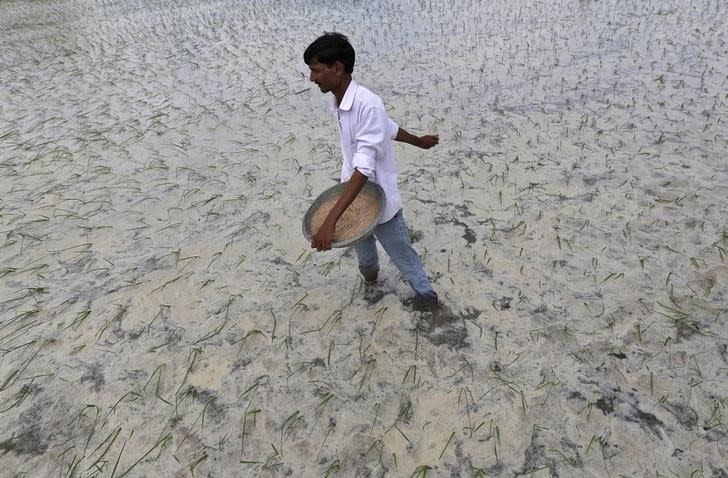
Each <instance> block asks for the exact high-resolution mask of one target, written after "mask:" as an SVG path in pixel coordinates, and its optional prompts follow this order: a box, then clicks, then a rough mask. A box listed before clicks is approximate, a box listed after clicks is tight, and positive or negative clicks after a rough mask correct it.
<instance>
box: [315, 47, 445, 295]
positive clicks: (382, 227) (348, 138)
mask: <svg viewBox="0 0 728 478" xmlns="http://www.w3.org/2000/svg"><path fill="white" fill-rule="evenodd" d="M303 61H304V62H305V63H306V64H307V65H308V67H309V68H310V70H311V75H310V80H311V81H313V82H314V83H316V85H318V87H319V88H320V89H321V91H322V92H324V93H328V92H331V93H333V98H332V101H331V110H332V113H334V115H335V116H336V118H337V121H338V123H339V135H340V141H341V152H342V154H343V156H344V161H343V165H342V169H341V182H342V183H343V182H346V181H348V182H349V183H348V185H347V186H346V188H345V189H344V191H343V193H342V194H341V196H340V197H339V199H338V201H337V202H336V204H335V205H334V207H333V209H332V210H331V212H330V213H329V215H328V216H327V217H326V220H325V221H324V223H323V225H322V226H321V228H320V229H319V230H318V231H312V232H314V234H313V237H312V240H311V247H312V248H315V249H316V250H318V251H326V250H329V249H330V248H331V238H332V236H333V234H334V231H335V229H336V221H338V219H339V217H340V216H341V214H342V213H343V212H344V211H345V210H346V208H347V207H348V206H349V204H351V202H352V201H353V200H354V198H355V197H356V196H357V194H359V191H361V189H362V187H363V186H364V184H365V183H366V182H367V181H372V182H373V183H376V184H378V185H379V186H381V187H382V189H383V190H384V193H385V196H386V206H385V211H384V216H383V218H382V220H381V222H380V224H379V225H378V226H377V227H376V228H375V229H374V235H373V236H369V237H368V238H367V239H365V240H363V241H362V242H360V243H358V244H357V245H356V246H355V250H356V255H357V259H358V261H359V271H360V272H361V274H362V276H364V281H365V282H366V284H368V285H371V284H375V283H376V281H377V276H378V274H379V257H378V256H377V246H376V242H375V239H374V237H375V236H376V238H377V239H378V240H379V242H380V243H381V244H382V247H384V250H385V251H386V252H387V254H388V255H389V257H390V258H391V259H392V261H393V262H394V264H395V265H396V266H397V268H398V269H399V271H400V272H401V273H402V275H403V276H404V278H405V279H406V280H407V282H408V283H409V284H410V286H411V287H412V289H414V291H415V296H414V299H413V305H414V306H415V308H431V307H434V306H436V305H437V303H438V298H437V294H436V293H435V291H434V290H433V289H432V285H431V284H430V281H429V279H428V278H427V274H426V273H425V271H424V269H423V268H422V263H421V262H420V258H419V257H418V255H417V253H416V252H415V250H414V249H413V248H412V244H411V243H410V239H409V233H408V232H407V225H406V224H405V222H404V216H403V215H402V198H401V197H400V194H399V189H398V188H397V164H396V162H395V160H394V151H393V147H392V146H393V145H392V140H393V139H394V140H395V141H401V142H404V143H408V144H411V145H413V146H417V147H419V148H423V149H429V148H431V147H433V146H435V145H436V144H437V143H438V142H439V137H438V136H437V135H425V136H415V135H412V134H410V133H408V132H407V131H405V130H404V129H402V128H400V127H398V126H397V124H396V123H394V121H392V120H391V119H389V116H387V112H386V111H385V109H384V105H383V103H382V100H381V99H379V97H378V96H377V95H375V94H374V93H372V92H371V91H369V90H368V89H366V88H364V87H363V86H361V85H359V84H358V83H357V82H356V81H355V80H353V79H352V76H351V74H352V72H353V71H354V48H353V47H352V46H351V44H350V43H349V40H348V38H347V37H346V36H345V35H342V34H341V33H325V34H324V35H322V36H321V37H319V38H317V39H316V40H315V41H314V42H313V43H311V44H310V45H309V46H308V48H306V51H305V52H304V53H303Z"/></svg>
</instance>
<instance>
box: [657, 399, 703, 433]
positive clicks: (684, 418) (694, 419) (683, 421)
mask: <svg viewBox="0 0 728 478" xmlns="http://www.w3.org/2000/svg"><path fill="white" fill-rule="evenodd" d="M663 407H664V408H665V410H667V411H668V412H670V414H672V416H674V417H675V419H676V420H677V421H678V423H679V424H680V426H681V427H683V428H684V429H685V430H693V429H695V427H697V426H698V414H697V413H696V412H695V410H693V409H692V408H691V407H689V406H686V405H683V404H682V403H669V402H666V403H663Z"/></svg>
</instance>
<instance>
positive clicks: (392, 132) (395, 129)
mask: <svg viewBox="0 0 728 478" xmlns="http://www.w3.org/2000/svg"><path fill="white" fill-rule="evenodd" d="M397 133H399V125H398V124H397V123H395V122H394V121H392V118H389V136H390V137H391V138H392V139H394V138H396V137H397Z"/></svg>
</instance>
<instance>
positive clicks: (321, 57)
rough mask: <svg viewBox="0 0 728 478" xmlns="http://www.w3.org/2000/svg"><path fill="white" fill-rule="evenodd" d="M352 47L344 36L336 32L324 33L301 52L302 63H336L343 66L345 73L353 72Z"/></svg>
mask: <svg viewBox="0 0 728 478" xmlns="http://www.w3.org/2000/svg"><path fill="white" fill-rule="evenodd" d="M354 58H355V54H354V47H352V46H351V43H349V39H348V38H347V37H346V35H343V34H341V33H338V32H330V33H328V32H326V33H324V34H323V35H321V36H320V37H318V38H317V39H316V40H314V41H313V43H311V44H310V45H309V46H308V48H306V51H304V52H303V61H304V62H305V63H306V64H307V65H310V64H311V63H317V62H318V63H324V64H326V65H329V66H330V65H333V64H334V63H336V62H337V61H340V62H341V63H343V64H344V69H345V71H346V72H347V73H352V72H353V71H354Z"/></svg>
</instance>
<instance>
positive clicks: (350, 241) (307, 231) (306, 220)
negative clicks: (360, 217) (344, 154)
mask: <svg viewBox="0 0 728 478" xmlns="http://www.w3.org/2000/svg"><path fill="white" fill-rule="evenodd" d="M347 184H348V182H346V183H341V184H337V185H336V186H332V187H330V188H329V189H327V190H325V191H324V192H322V193H321V194H320V195H319V196H318V197H317V198H316V200H315V201H314V202H313V204H311V206H310V207H309V208H308V211H306V214H304V215H303V224H302V226H303V236H304V237H305V238H306V239H307V240H308V241H309V242H310V241H311V237H312V236H313V234H314V233H315V231H314V232H313V233H312V232H311V220H312V219H313V216H314V214H316V211H318V210H319V209H320V208H321V206H322V205H323V204H326V203H328V202H329V201H331V200H334V201H335V200H337V199H338V198H339V196H341V193H342V192H343V191H344V188H346V185H347ZM362 194H364V195H368V196H370V197H373V198H374V199H375V201H374V204H375V205H376V206H375V207H376V208H377V211H376V214H375V217H374V219H372V221H371V223H369V224H368V226H367V227H366V229H365V230H364V231H363V232H361V233H359V234H356V235H355V236H353V237H347V238H346V239H343V240H340V241H331V247H348V246H352V245H354V244H356V243H358V242H359V241H361V240H362V239H366V238H367V237H368V236H370V235H371V234H372V233H373V232H374V229H375V228H376V227H377V226H378V225H379V222H380V221H381V220H382V216H383V215H384V205H385V203H386V197H385V195H384V190H383V189H382V187H381V186H379V185H378V184H375V183H373V182H370V181H367V182H366V183H364V187H363V188H362V189H361V191H360V192H359V194H358V195H357V197H359V196H361V195H362ZM355 201H356V199H355ZM350 207H351V206H350ZM342 219H344V215H342V216H341V217H340V218H339V222H340V221H341V220H342ZM338 227H339V223H337V229H338Z"/></svg>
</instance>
